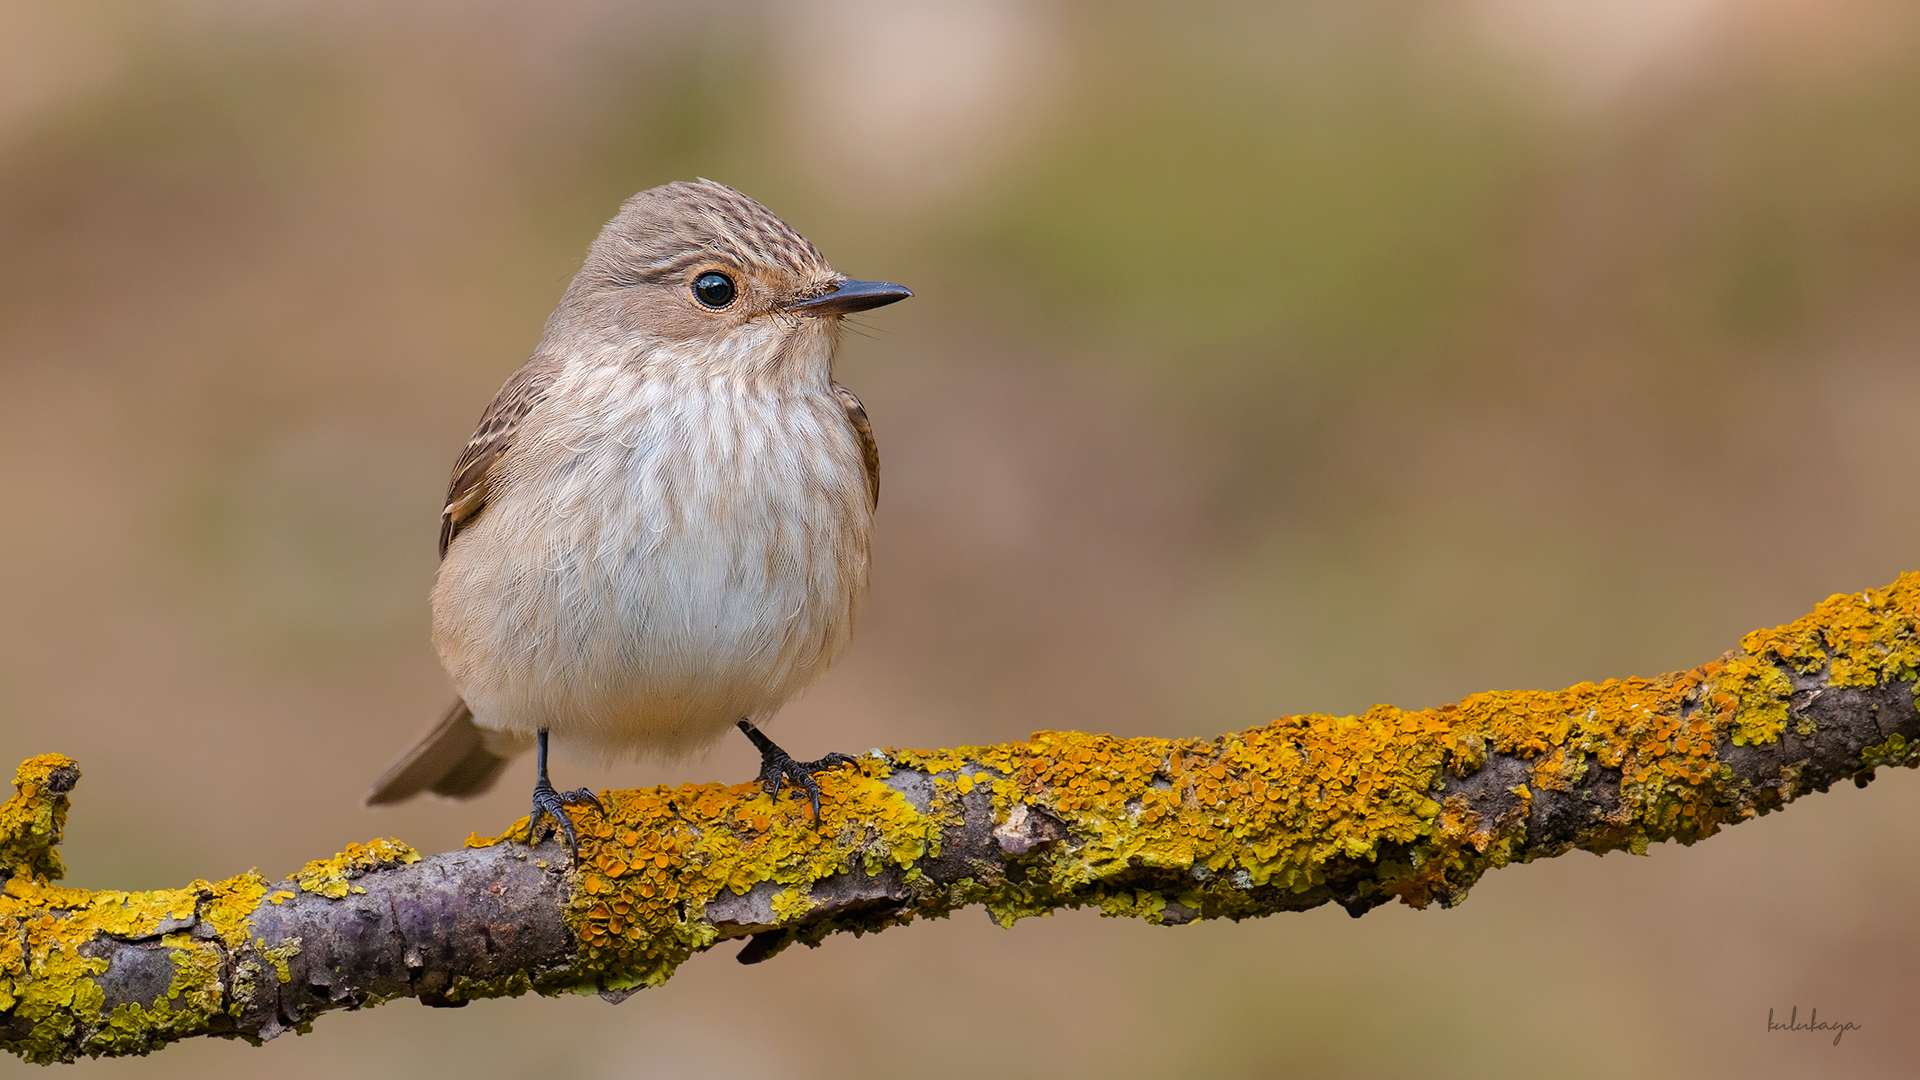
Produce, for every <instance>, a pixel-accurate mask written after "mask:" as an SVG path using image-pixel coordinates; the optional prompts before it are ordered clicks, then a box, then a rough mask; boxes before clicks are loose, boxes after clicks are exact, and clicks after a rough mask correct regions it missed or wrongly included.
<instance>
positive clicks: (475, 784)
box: [367, 701, 513, 806]
mask: <svg viewBox="0 0 1920 1080" xmlns="http://www.w3.org/2000/svg"><path fill="white" fill-rule="evenodd" d="M511 760H513V759H512V758H511V757H501V756H500V755H499V754H496V753H493V752H492V751H490V750H488V749H487V747H486V744H485V742H484V741H483V738H482V736H481V733H480V729H479V728H477V727H475V726H473V711H472V710H471V709H468V708H467V703H466V702H464V701H456V702H454V703H453V708H451V709H449V710H447V715H446V716H445V717H444V718H443V719H441V721H440V722H439V723H438V724H435V725H434V726H433V730H432V731H429V732H427V733H426V735H424V736H422V737H421V739H420V741H418V742H416V743H414V744H413V746H411V747H409V748H408V750H407V752H406V753H404V754H401V755H400V756H399V758H397V759H395V761H394V763H393V764H392V765H390V766H388V767H387V771H386V772H385V773H384V774H383V775H382V776H381V777H380V779H378V780H375V781H374V782H373V790H372V791H369V792H367V805H368V806H379V805H381V804H383V803H397V802H402V801H404V800H406V799H410V798H412V797H414V796H415V795H418V794H420V793H421V792H423V791H431V792H433V793H434V794H436V795H447V796H450V797H452V798H455V799H466V798H471V797H473V796H475V795H478V794H480V793H481V792H483V791H486V790H487V789H488V788H490V787H492V786H493V782H494V781H495V780H498V779H500V771H501V770H502V769H505V768H506V767H507V762H509V761H511Z"/></svg>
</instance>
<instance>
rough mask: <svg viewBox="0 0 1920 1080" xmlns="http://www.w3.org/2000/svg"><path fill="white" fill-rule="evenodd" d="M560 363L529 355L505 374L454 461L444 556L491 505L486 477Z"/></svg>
mask: <svg viewBox="0 0 1920 1080" xmlns="http://www.w3.org/2000/svg"><path fill="white" fill-rule="evenodd" d="M560 367H561V362H560V360H559V359H558V358H556V357H550V356H536V357H534V358H533V359H531V360H528V361H527V362H526V363H524V364H522V365H520V368H519V370H517V371H515V372H514V373H513V374H512V375H509V376H508V377H507V382H506V385H504V386H502V387H501V388H500V392H499V393H497V394H495V395H494V396H493V402H492V403H491V404H489V405H488V406H487V411H486V412H484V413H482V414H481V415H480V426H479V427H477V428H475V429H474V432H473V438H471V439H468V440H467V448H466V449H465V450H463V451H461V453H460V460H459V461H456V462H454V465H453V479H452V480H451V481H449V482H448V484H447V503H446V506H445V508H444V509H442V510H441V511H440V557H441V558H443V559H444V558H446V557H447V546H448V545H449V544H452V543H453V538H454V537H456V536H458V535H460V530H461V529H462V528H464V527H465V526H466V524H467V523H468V522H470V521H472V520H473V518H474V515H476V514H478V513H480V511H481V510H482V509H483V508H485V506H486V505H487V486H488V478H489V476H490V475H491V473H492V471H493V467H494V465H496V464H497V463H499V461H500V458H501V457H502V456H503V455H505V454H506V452H507V450H508V448H509V447H511V446H512V445H513V440H514V438H515V436H517V435H519V433H520V428H521V426H522V423H523V421H525V420H526V418H527V414H528V413H530V412H532V411H533V408H534V406H536V405H538V404H540V400H541V399H542V398H544V397H545V396H546V394H547V389H548V388H549V387H551V386H552V385H553V380H554V379H555V378H556V377H557V376H558V375H559V374H560Z"/></svg>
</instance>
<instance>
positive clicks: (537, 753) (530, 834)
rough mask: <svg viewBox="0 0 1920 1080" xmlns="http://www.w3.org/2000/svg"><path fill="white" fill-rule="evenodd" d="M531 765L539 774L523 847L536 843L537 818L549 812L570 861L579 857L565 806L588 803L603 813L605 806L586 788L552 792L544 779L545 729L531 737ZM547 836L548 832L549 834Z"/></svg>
mask: <svg viewBox="0 0 1920 1080" xmlns="http://www.w3.org/2000/svg"><path fill="white" fill-rule="evenodd" d="M535 738H536V742H535V745H534V764H535V766H536V767H537V768H538V769H539V773H540V775H539V777H538V778H537V779H536V780H534V782H533V814H532V816H530V817H528V818H527V846H528V847H532V846H534V845H535V844H538V843H539V842H540V819H541V817H542V816H543V815H552V817H553V821H554V824H556V825H558V826H559V827H560V831H561V832H562V833H564V834H566V837H567V847H568V848H570V849H571V850H572V851H573V858H574V861H576V862H578V861H579V859H580V839H579V837H577V836H576V835H574V831H573V819H572V818H570V817H568V816H567V811H566V808H567V807H569V806H579V805H581V804H583V803H592V804H593V807H594V809H596V810H598V811H600V812H601V813H603V814H604V813H606V812H607V808H606V807H604V806H601V805H600V800H599V799H597V798H594V795H593V792H591V791H588V790H587V789H586V788H574V789H573V790H572V791H555V790H554V789H553V784H552V783H551V782H549V781H548V780H547V729H546V728H541V729H540V733H539V734H538V735H537V736H536V737H535ZM548 835H552V834H551V833H549V834H548Z"/></svg>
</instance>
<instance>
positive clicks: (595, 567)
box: [434, 395, 872, 758]
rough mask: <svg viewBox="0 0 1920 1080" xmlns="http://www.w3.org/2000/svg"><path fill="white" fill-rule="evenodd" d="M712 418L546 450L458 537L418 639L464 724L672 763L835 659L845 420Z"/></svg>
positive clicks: (853, 532) (847, 584)
mask: <svg viewBox="0 0 1920 1080" xmlns="http://www.w3.org/2000/svg"><path fill="white" fill-rule="evenodd" d="M715 397H716V398H717V399H718V400H709V399H703V398H700V397H699V396H698V395H692V400H689V396H687V395H682V396H681V397H680V398H679V399H678V400H677V401H676V402H675V406H676V407H675V408H673V409H671V410H666V409H655V410H651V411H641V412H640V413H639V415H637V416H634V417H631V418H630V419H629V420H628V421H627V422H626V423H616V424H612V425H607V426H605V427H603V428H602V429H601V430H600V431H597V432H582V431H577V430H576V431H572V432H568V431H566V430H564V429H562V430H558V431H555V432H553V433H551V435H550V437H548V438H546V439H545V440H543V442H544V443H545V444H546V445H533V446H530V447H529V452H528V456H527V458H526V460H524V461H523V462H520V463H517V467H516V469H515V470H514V471H513V472H511V473H509V474H508V475H507V477H506V480H507V482H506V483H505V484H503V485H502V490H500V491H499V492H498V494H497V496H495V497H490V498H489V502H488V505H487V507H486V508H485V509H484V510H483V511H482V512H481V514H480V515H479V517H478V518H477V519H476V520H475V522H474V523H473V525H471V526H469V527H468V528H467V530H466V531H464V532H463V533H462V534H461V535H460V536H459V537H458V538H456V540H455V542H454V545H453V546H452V547H451V548H450V549H449V551H448V554H447V558H446V560H445V561H444V562H443V563H442V567H441V572H440V576H439V579H438V581H437V583H436V585H435V589H434V627H435V634H434V637H435V645H436V647H438V648H439V650H440V652H441V656H442V659H443V660H444V661H445V662H446V664H447V668H448V671H449V673H450V674H452V675H453V678H454V681H455V683H456V685H458V687H459V689H460V692H461V694H462V695H463V696H464V697H465V698H466V700H467V703H468V705H469V706H470V707H471V708H472V709H473V712H474V718H475V722H476V723H478V724H480V725H481V726H483V727H489V728H494V729H498V730H506V731H517V732H531V731H534V730H537V729H539V728H542V727H544V728H547V729H549V730H550V731H551V732H552V733H553V737H554V738H555V740H556V741H558V742H559V743H561V744H562V745H567V744H571V745H573V746H575V747H577V748H580V749H583V750H585V751H587V752H588V753H592V754H598V755H601V756H605V757H629V756H654V757H665V758H674V757H683V756H686V755H688V754H691V753H695V752H697V751H699V750H700V749H702V748H704V747H705V746H706V745H708V744H710V743H711V742H712V741H714V740H715V739H717V738H718V737H719V736H720V735H722V734H723V733H724V732H725V731H726V729H727V728H728V727H729V726H731V725H732V724H733V723H734V721H736V720H739V719H741V718H743V717H745V718H754V719H760V718H765V717H767V716H769V715H770V714H772V713H773V712H774V711H776V710H777V709H779V707H780V706H781V705H782V704H784V703H785V702H786V701H787V700H788V699H789V698H791V697H792V696H793V695H794V694H796V693H798V692H799V691H800V690H802V689H804V688H805V687H806V686H807V685H808V684H810V683H812V682H813V681H814V680H815V679H817V678H818V677H819V676H820V675H821V674H823V673H824V672H825V671H826V669H827V667H828V666H829V665H831V664H832V663H833V661H834V659H835V658H836V657H837V656H838V655H839V654H840V652H841V651H842V650H843V649H844V648H845V647H846V645H847V643H848V641H849V639H850V638H851V636H852V632H853V622H854V618H855V616H856V614H857V612H858V608H859V605H860V602H861V599H862V597H863V595H864V592H865V587H866V578H867V561H868V533H869V530H870V526H871V514H872V511H871V507H870V505H869V503H868V495H867V489H866V479H865V473H864V471H863V467H862V465H861V461H860V458H859V451H858V447H857V445H856V444H855V443H854V439H853V437H852V435H851V433H850V432H849V431H847V430H846V428H845V422H844V414H842V413H840V412H839V411H838V406H837V404H834V403H832V402H830V401H826V402H814V401H806V402H803V407H795V406H794V405H793V403H791V402H787V403H785V404H780V403H773V404H770V405H767V404H766V403H758V402H753V401H747V402H742V401H741V400H740V399H739V398H738V397H737V396H732V397H728V396H725V395H715ZM762 405H766V407H764V408H763V407H761V406H762ZM826 406H831V411H829V409H828V408H827V407H826ZM836 423H837V426H836Z"/></svg>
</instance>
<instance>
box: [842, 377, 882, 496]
mask: <svg viewBox="0 0 1920 1080" xmlns="http://www.w3.org/2000/svg"><path fill="white" fill-rule="evenodd" d="M833 396H834V397H837V398H839V399H840V407H841V408H843V409H845V410H847V423H848V424H850V425H852V427H853V433H854V435H855V436H857V437H858V438H859V440H860V459H861V461H862V462H863V463H864V464H865V465H866V467H867V498H868V499H869V500H871V503H870V505H872V506H875V507H877V506H879V505H880V444H879V443H877V442H874V441H873V423H872V422H871V421H869V420H868V419H867V407H866V406H865V405H862V404H860V399H859V398H857V397H855V396H853V391H851V390H849V389H847V388H846V387H844V386H841V385H840V384H839V383H834V384H833Z"/></svg>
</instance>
